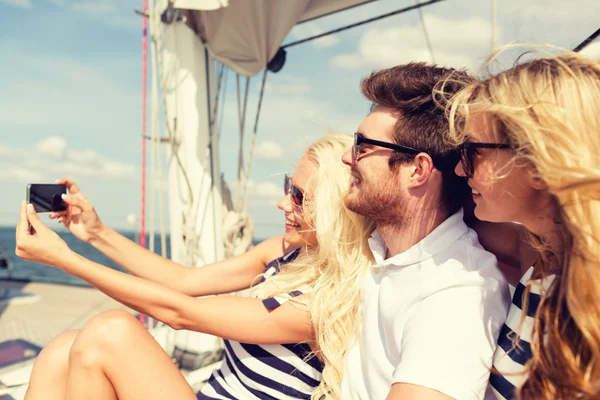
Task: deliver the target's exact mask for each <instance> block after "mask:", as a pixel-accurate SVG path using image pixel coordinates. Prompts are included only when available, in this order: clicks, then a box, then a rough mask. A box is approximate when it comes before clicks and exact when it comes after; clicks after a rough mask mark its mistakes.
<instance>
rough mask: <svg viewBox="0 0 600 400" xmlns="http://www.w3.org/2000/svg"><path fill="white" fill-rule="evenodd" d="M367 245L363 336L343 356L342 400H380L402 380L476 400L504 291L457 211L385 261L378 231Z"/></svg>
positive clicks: (505, 302) (506, 297) (502, 313)
mask: <svg viewBox="0 0 600 400" xmlns="http://www.w3.org/2000/svg"><path fill="white" fill-rule="evenodd" d="M369 245H370V247H371V250H372V251H373V255H374V257H375V265H373V267H372V268H371V269H370V271H369V272H368V273H367V274H366V276H365V280H364V285H363V290H364V308H363V324H362V335H361V337H360V339H359V341H358V344H357V345H355V346H354V347H353V348H352V349H351V350H350V353H349V355H348V357H347V359H346V365H345V373H344V380H343V382H342V393H343V397H342V398H343V399H344V400H348V399H361V400H367V399H369V400H379V399H382V400H383V399H385V398H386V396H387V395H388V393H389V391H390V389H391V386H392V384H393V383H396V382H404V383H411V384H415V385H420V386H424V387H427V388H430V389H434V390H437V391H439V392H441V393H444V394H446V395H448V396H450V397H453V398H455V399H461V400H463V399H465V400H470V399H483V398H484V394H485V392H486V387H487V383H488V379H489V374H490V368H491V365H492V356H493V354H494V349H495V348H496V339H497V338H498V333H499V332H500V329H501V327H502V324H503V323H504V320H505V319H506V313H507V310H508V306H509V304H510V294H509V291H508V285H507V283H506V280H505V279H504V276H503V275H502V274H501V273H500V271H499V270H498V269H497V261H496V257H495V256H494V255H493V254H491V253H489V252H487V251H485V250H484V249H483V248H482V247H481V245H480V244H479V242H478V240H477V234H476V233H475V232H474V231H473V230H471V229H469V228H468V227H467V226H466V225H465V223H464V222H463V212H462V210H461V211H459V212H457V213H456V214H454V215H452V216H451V217H450V218H448V219H447V220H446V221H444V222H443V223H442V224H441V225H440V226H438V227H437V228H436V229H435V230H434V231H433V232H431V233H430V234H429V235H428V236H426V237H425V238H424V239H423V240H421V241H420V242H419V243H417V244H416V245H414V246H413V247H411V248H410V249H408V250H406V251H405V252H403V253H401V254H398V255H396V256H394V257H391V258H389V259H387V260H386V259H385V254H386V251H387V247H386V245H385V243H384V242H383V240H382V239H381V236H379V234H378V233H377V232H374V233H373V236H372V237H371V239H369ZM488 395H491V393H488ZM486 398H487V396H486Z"/></svg>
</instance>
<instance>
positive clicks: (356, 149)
mask: <svg viewBox="0 0 600 400" xmlns="http://www.w3.org/2000/svg"><path fill="white" fill-rule="evenodd" d="M363 143H366V144H372V145H373V146H378V147H384V148H386V149H391V150H395V151H397V152H400V153H406V154H414V155H417V154H419V153H421V151H419V150H417V149H413V148H412V147H406V146H401V145H399V144H396V143H389V142H382V141H380V140H375V139H369V138H366V137H364V136H363V135H361V134H360V133H358V132H355V133H354V145H353V146H352V158H353V159H354V162H355V163H357V162H358V159H359V157H360V153H362V150H361V147H360V145H361V144H363Z"/></svg>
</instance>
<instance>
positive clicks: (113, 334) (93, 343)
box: [70, 310, 144, 362]
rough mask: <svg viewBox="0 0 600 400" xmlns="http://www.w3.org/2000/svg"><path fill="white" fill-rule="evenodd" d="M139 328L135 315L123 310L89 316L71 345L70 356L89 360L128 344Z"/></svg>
mask: <svg viewBox="0 0 600 400" xmlns="http://www.w3.org/2000/svg"><path fill="white" fill-rule="evenodd" d="M139 329H144V328H143V327H142V325H141V324H140V323H139V321H138V320H137V319H135V317H133V316H132V315H131V314H129V313H128V312H126V311H123V310H111V311H106V312H104V313H102V314H98V315H97V316H95V317H93V318H91V319H90V320H89V321H88V322H87V323H86V324H85V325H84V326H83V328H82V329H81V332H80V334H79V335H77V337H76V339H75V341H74V343H73V345H72V346H71V352H70V353H71V354H70V357H76V358H78V359H79V361H81V360H82V359H83V358H85V359H86V360H88V361H90V362H96V361H98V358H100V357H102V356H103V355H105V354H110V353H111V352H112V351H116V350H118V348H119V347H120V346H127V345H130V343H131V342H132V341H134V340H135V336H136V334H138V333H139Z"/></svg>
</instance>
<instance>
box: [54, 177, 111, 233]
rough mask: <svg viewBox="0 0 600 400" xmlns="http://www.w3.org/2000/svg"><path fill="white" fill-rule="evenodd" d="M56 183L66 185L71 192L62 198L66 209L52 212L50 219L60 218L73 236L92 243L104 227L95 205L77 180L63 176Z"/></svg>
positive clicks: (60, 221) (59, 220)
mask: <svg viewBox="0 0 600 400" xmlns="http://www.w3.org/2000/svg"><path fill="white" fill-rule="evenodd" d="M56 183H57V184H58V185H66V187H67V189H68V191H69V194H68V195H66V194H65V195H62V200H63V201H64V202H65V203H66V209H65V210H64V211H56V212H52V213H51V214H50V219H58V222H59V223H61V224H63V225H64V226H65V227H66V228H67V229H68V230H69V231H71V233H72V234H73V236H75V237H76V238H77V239H79V240H81V241H84V242H86V243H90V241H92V240H93V239H95V238H96V236H97V235H98V233H99V232H100V231H101V230H102V228H103V227H104V225H103V224H102V221H100V218H99V217H98V214H97V213H96V210H95V209H94V206H92V205H91V204H90V202H89V201H87V199H86V198H85V196H84V195H83V193H81V191H80V190H79V188H78V187H77V185H76V184H75V182H73V181H71V180H69V179H64V178H63V179H59V180H57V181H56Z"/></svg>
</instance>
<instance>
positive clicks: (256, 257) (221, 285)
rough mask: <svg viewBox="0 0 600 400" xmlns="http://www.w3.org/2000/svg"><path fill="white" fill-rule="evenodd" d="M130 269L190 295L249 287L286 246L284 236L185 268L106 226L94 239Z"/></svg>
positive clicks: (138, 274) (99, 246)
mask: <svg viewBox="0 0 600 400" xmlns="http://www.w3.org/2000/svg"><path fill="white" fill-rule="evenodd" d="M91 244H92V245H93V246H94V247H95V248H97V249H98V250H100V251H101V252H102V253H103V254H105V255H106V256H107V257H109V258H110V259H111V260H113V261H114V262H115V263H117V264H119V265H121V266H122V267H123V268H125V269H126V270H127V271H129V272H131V273H132V274H134V275H136V276H139V277H141V278H144V279H147V280H150V281H153V282H157V283H160V284H161V285H164V286H167V287H169V288H171V289H173V290H176V291H178V292H181V293H183V294H187V295H190V296H204V295H209V294H220V293H229V292H233V291H237V290H242V289H247V288H248V287H250V286H251V284H252V282H253V280H254V279H255V278H256V277H257V276H258V275H259V274H261V273H263V272H264V271H265V267H266V265H267V263H268V262H269V261H270V260H272V259H275V258H277V257H280V256H282V255H283V254H284V253H285V251H286V250H288V249H287V247H286V243H285V242H284V240H283V237H282V236H278V237H275V238H271V239H268V240H265V241H264V242H262V243H260V244H258V245H257V246H255V247H253V248H252V249H250V250H249V251H247V252H246V253H244V254H241V255H239V256H237V257H232V258H228V259H226V260H222V261H218V262H216V263H212V264H208V265H205V266H202V267H199V268H186V267H184V266H183V265H181V264H178V263H176V262H173V261H171V260H169V259H166V258H164V257H161V256H159V255H158V254H155V253H153V252H151V251H149V250H147V249H145V248H143V247H141V246H139V245H137V244H135V243H134V242H132V241H131V240H129V239H127V238H126V237H124V236H123V235H121V234H119V233H117V232H115V231H114V230H112V229H110V228H108V227H105V228H103V229H102V231H101V232H100V233H99V234H98V235H97V237H96V238H95V239H94V240H93V241H92V242H91Z"/></svg>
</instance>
